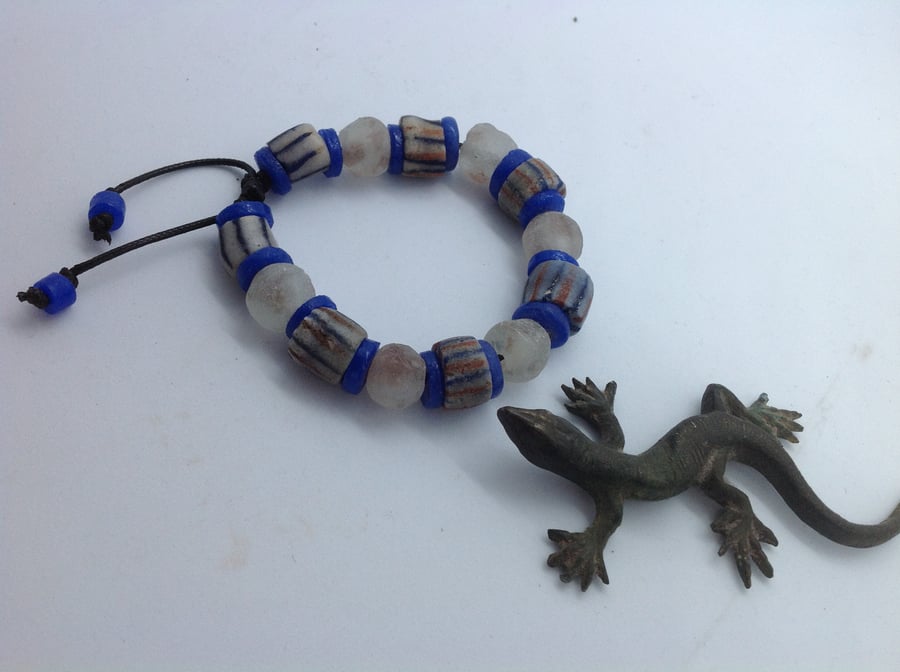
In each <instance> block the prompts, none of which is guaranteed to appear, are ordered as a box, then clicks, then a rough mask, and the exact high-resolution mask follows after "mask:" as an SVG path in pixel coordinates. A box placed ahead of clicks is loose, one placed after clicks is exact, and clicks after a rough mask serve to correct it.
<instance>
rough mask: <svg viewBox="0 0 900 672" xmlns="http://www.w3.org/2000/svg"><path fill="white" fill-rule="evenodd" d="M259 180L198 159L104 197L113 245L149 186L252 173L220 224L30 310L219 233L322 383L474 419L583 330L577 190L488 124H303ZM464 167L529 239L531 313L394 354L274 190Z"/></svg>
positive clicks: (585, 280) (45, 290)
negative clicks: (300, 241)
mask: <svg viewBox="0 0 900 672" xmlns="http://www.w3.org/2000/svg"><path fill="white" fill-rule="evenodd" d="M255 159H256V163H257V165H258V168H259V169H258V170H254V169H253V168H252V167H251V166H249V165H247V164H245V163H244V162H242V161H238V160H233V159H200V160H197V161H188V162H183V163H179V164H173V165H171V166H166V167H164V168H160V169H157V170H155V171H151V172H150V173H146V174H144V175H141V176H139V177H136V178H134V179H132V180H129V181H127V182H124V183H122V184H120V185H119V186H117V187H113V188H110V189H107V190H105V191H101V192H99V193H98V194H96V195H95V196H94V197H93V198H92V199H91V202H90V206H89V211H88V220H89V228H90V230H91V232H92V233H93V234H94V238H95V240H106V241H107V242H109V241H110V240H111V237H110V232H111V231H115V230H117V229H118V228H120V227H121V226H122V223H123V222H124V218H125V201H124V199H123V198H122V196H121V194H122V192H123V191H125V190H126V189H129V188H131V187H133V186H136V185H137V184H140V183H142V182H144V181H146V180H148V179H151V178H153V177H157V176H159V175H163V174H166V173H170V172H174V171H176V170H181V169H184V168H193V167H197V166H210V165H226V166H231V167H236V168H240V169H242V170H244V171H245V172H246V176H245V178H244V179H243V181H242V191H241V196H240V198H239V199H238V200H237V201H236V202H235V203H233V204H232V205H230V206H228V207H226V208H225V209H224V210H222V211H221V212H220V213H219V214H218V215H217V216H215V217H207V218H205V219H202V220H197V221H196V222H191V223H189V224H185V225H182V226H180V227H175V228H173V229H169V230H167V231H163V232H160V233H157V234H153V235H151V236H147V237H145V238H142V239H139V240H137V241H134V242H132V243H129V244H127V245H123V246H120V247H118V248H113V249H111V250H109V251H108V252H106V253H104V254H101V255H99V256H98V257H95V258H94V259H91V260H88V261H86V262H83V263H81V264H77V265H75V266H73V267H71V268H63V269H62V270H61V271H60V272H59V273H52V274H50V275H48V276H46V277H45V278H42V279H41V280H39V281H38V282H36V283H35V284H34V285H33V286H32V287H30V288H29V289H28V290H27V291H25V292H19V294H18V298H19V300H20V301H27V302H29V303H31V304H33V305H35V306H37V307H39V308H42V309H44V310H45V311H46V312H47V313H50V314H55V313H57V312H59V311H61V310H63V309H64V308H66V307H68V306H70V305H72V304H73V303H74V302H75V288H76V286H77V284H78V279H77V276H78V275H79V274H81V273H83V272H85V271H87V270H89V269H90V268H94V267H95V266H97V265H99V264H100V263H103V262H105V261H108V260H109V259H112V258H115V257H117V256H120V255H121V254H124V253H125V252H128V251H131V250H133V249H136V248H138V247H142V246H144V245H147V244H150V243H153V242H157V241H159V240H164V239H166V238H169V237H172V236H175V235H179V234H181V233H185V232H187V231H191V230H194V229H197V228H201V227H204V226H208V225H211V224H213V223H215V224H216V225H217V227H218V231H219V250H220V254H221V257H222V260H223V262H224V264H225V267H226V269H227V270H228V272H229V273H230V274H231V275H232V276H233V277H234V278H235V279H236V280H237V282H238V284H239V285H240V287H241V289H243V290H244V291H245V292H246V304H247V308H248V310H249V312H250V315H251V316H252V317H253V319H254V320H256V321H257V322H258V323H259V324H260V325H261V326H263V327H264V328H266V329H269V330H272V331H275V332H276V333H282V332H283V333H284V334H285V335H286V336H287V338H288V352H289V354H290V356H291V358H292V359H294V360H295V361H297V362H299V363H300V364H302V365H304V366H305V367H306V368H307V369H309V370H310V371H312V372H313V373H314V374H315V375H316V376H318V377H319V378H321V379H323V380H325V381H327V382H329V383H333V384H339V385H340V386H341V387H342V388H343V389H344V390H346V391H347V392H350V393H351V394H359V393H360V392H361V391H362V390H363V389H365V390H366V391H367V392H368V394H369V396H370V397H371V398H372V399H373V400H374V401H375V402H376V403H378V404H379V405H381V406H384V407H386V408H394V409H399V408H404V407H407V406H409V405H411V404H413V403H415V402H416V401H421V403H422V404H423V405H424V406H425V407H426V408H439V407H442V408H447V409H462V408H470V407H473V406H477V405H479V404H482V403H484V402H486V401H488V400H490V399H492V398H494V397H496V396H497V395H498V394H500V392H501V391H502V389H503V385H504V381H509V382H524V381H527V380H530V379H532V378H534V377H536V376H537V375H538V374H539V373H540V371H541V370H542V369H543V367H544V365H545V364H546V362H547V359H548V356H549V353H550V350H551V348H556V347H559V346H561V345H563V344H564V343H565V342H566V341H567V340H568V338H569V336H570V335H571V334H575V333H577V332H578V331H579V330H580V329H581V326H582V324H583V323H584V320H585V318H586V316H587V313H588V310H589V308H590V304H591V299H592V297H593V284H592V282H591V278H590V276H589V275H588V274H587V273H586V272H585V271H584V270H583V269H582V268H581V267H580V266H579V265H578V262H577V258H578V257H579V256H580V254H581V247H582V235H581V230H580V228H579V226H578V224H577V223H576V222H575V221H574V220H573V219H572V218H570V217H568V216H567V215H564V214H563V213H562V211H563V208H564V205H565V195H566V188H565V184H564V183H563V181H562V180H561V179H560V178H559V176H558V175H557V174H556V173H555V172H554V171H553V170H552V169H551V168H550V167H549V166H548V165H547V164H546V163H544V162H543V161H541V160H540V159H536V158H533V157H532V156H531V155H530V154H528V153H527V152H525V151H523V150H521V149H519V148H518V147H517V146H516V144H515V142H513V140H512V138H510V137H509V136H508V135H507V134H505V133H503V132H501V131H499V130H497V129H496V128H494V127H493V126H492V125H490V124H478V125H476V126H475V127H473V128H472V130H470V131H469V133H468V134H467V135H466V138H465V142H463V143H462V144H460V142H459V130H458V126H457V124H456V121H455V120H454V119H453V118H452V117H444V118H443V119H441V120H439V121H429V120H426V119H422V118H420V117H416V116H409V115H408V116H404V117H402V118H401V119H400V123H399V124H397V125H394V124H390V125H385V124H383V123H381V122H380V121H378V120H377V119H374V118H372V117H362V118H360V119H357V120H356V121H354V122H353V123H351V124H349V125H348V126H347V127H346V128H344V129H343V130H342V131H341V132H340V133H337V132H335V131H334V130H333V129H323V130H319V131H316V129H315V128H313V126H311V125H310V124H305V123H304V124H300V125H298V126H295V127H293V128H290V129H288V130H287V131H285V132H283V133H281V134H280V135H278V136H277V137H275V138H273V139H272V140H271V141H270V142H268V143H267V144H266V146H264V147H263V148H262V149H260V150H259V151H258V152H256V154H255ZM457 164H459V170H461V171H462V172H463V174H464V175H465V176H466V177H467V178H468V179H470V180H471V181H473V182H475V183H476V184H479V185H483V186H486V187H487V189H488V191H489V193H490V195H491V196H492V197H493V198H494V200H496V201H497V203H498V205H499V206H500V209H501V210H502V211H503V212H504V213H506V214H507V215H508V216H510V217H511V218H513V219H514V220H516V221H517V222H518V223H519V224H520V225H521V226H522V228H523V229H524V232H523V237H522V243H523V248H524V251H525V257H526V259H527V260H528V266H527V268H528V278H527V281H526V284H525V290H524V293H523V299H522V303H521V305H520V306H519V307H518V308H517V309H516V310H515V312H514V313H513V315H512V319H510V320H505V321H502V322H500V323H498V324H496V325H494V326H493V327H491V329H490V330H489V331H488V332H487V334H485V336H484V338H483V339H477V338H474V337H471V336H457V337H452V338H447V339H444V340H441V341H438V342H437V343H435V344H434V345H433V346H432V347H431V349H430V350H427V351H425V352H421V353H419V352H416V350H414V349H413V348H411V347H409V346H407V345H402V344H398V343H391V344H388V345H384V346H382V345H381V344H380V343H378V342H377V341H374V340H371V339H369V337H368V334H367V332H366V330H365V329H363V328H362V327H361V326H360V325H359V324H357V323H356V322H354V321H353V320H352V319H350V318H349V317H347V316H346V315H344V314H343V313H341V312H339V311H338V310H337V306H336V305H335V303H334V302H333V301H332V300H331V299H330V298H329V297H327V296H325V295H323V294H317V293H316V290H315V289H314V287H313V284H312V282H311V281H310V279H309V276H308V275H307V274H306V272H305V271H304V270H303V269H302V268H300V267H298V266H295V265H294V263H293V260H292V259H291V257H290V255H289V254H288V253H287V252H285V251H284V250H283V249H281V248H280V247H279V246H278V244H277V242H276V241H275V238H274V236H273V234H272V226H273V224H274V219H273V217H272V211H271V210H270V208H269V206H268V205H266V204H265V203H264V202H263V201H264V199H265V196H266V193H267V192H268V191H269V190H271V191H274V192H275V193H276V194H280V195H284V194H287V193H288V192H289V191H290V190H291V189H292V187H293V185H294V183H296V182H298V181H300V180H302V179H305V178H307V177H310V176H312V175H315V174H317V173H323V174H324V175H325V176H326V177H337V176H339V175H340V174H341V173H342V171H343V169H344V168H346V169H347V170H348V171H349V172H351V173H353V174H355V175H358V176H376V175H380V174H382V173H384V172H388V173H391V174H394V175H402V176H407V177H435V176H439V175H443V174H445V173H448V172H450V171H452V170H453V169H454V168H456V167H457Z"/></svg>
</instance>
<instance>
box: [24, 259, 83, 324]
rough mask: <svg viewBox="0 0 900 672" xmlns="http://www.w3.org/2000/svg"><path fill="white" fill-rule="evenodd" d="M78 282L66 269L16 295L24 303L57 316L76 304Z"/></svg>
mask: <svg viewBox="0 0 900 672" xmlns="http://www.w3.org/2000/svg"><path fill="white" fill-rule="evenodd" d="M77 284H78V280H77V279H76V278H75V276H74V275H73V274H72V272H71V271H69V270H68V269H66V268H64V269H62V270H61V271H60V272H59V273H51V274H50V275H48V276H45V277H43V278H41V279H40V280H38V281H37V282H36V283H34V285H32V286H31V287H29V288H28V289H27V290H26V291H24V292H19V293H18V294H16V298H18V299H19V301H21V302H22V303H29V304H31V305H32V306H34V307H35V308H40V309H41V310H43V311H44V312H45V313H47V314H48V315H55V314H56V313H58V312H60V311H61V310H64V309H66V308H68V307H69V306H71V305H72V304H73V303H75V298H76V297H75V286H76V285H77Z"/></svg>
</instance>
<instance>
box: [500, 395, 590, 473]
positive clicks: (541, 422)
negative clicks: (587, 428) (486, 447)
mask: <svg viewBox="0 0 900 672" xmlns="http://www.w3.org/2000/svg"><path fill="white" fill-rule="evenodd" d="M497 417H498V418H499V419H500V424H502V425H503V429H505V430H506V434H507V435H508V436H509V438H510V439H512V442H513V443H514V444H516V448H518V449H519V452H520V453H522V456H523V457H524V458H525V459H526V460H528V461H529V462H531V463H532V464H533V465H535V466H536V467H540V468H541V469H546V470H547V471H551V472H553V473H554V474H558V475H559V476H562V477H563V478H567V479H569V480H570V481H574V482H575V483H579V482H580V481H581V480H582V479H581V478H580V476H581V472H580V469H579V463H580V461H581V460H580V459H579V458H580V457H581V456H583V455H584V454H585V452H586V451H589V450H590V447H591V445H592V444H591V442H590V440H589V439H588V438H587V437H586V436H585V435H584V434H583V433H582V432H581V431H580V430H579V429H578V428H577V427H575V426H574V425H573V424H572V423H570V422H569V421H568V420H565V419H563V418H560V417H559V416H556V415H554V414H553V413H551V412H550V411H545V410H539V409H534V410H532V409H527V408H513V407H511V406H504V407H503V408H500V409H498V410H497Z"/></svg>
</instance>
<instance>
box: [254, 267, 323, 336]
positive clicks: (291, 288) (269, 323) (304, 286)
mask: <svg viewBox="0 0 900 672" xmlns="http://www.w3.org/2000/svg"><path fill="white" fill-rule="evenodd" d="M315 295H316V290H315V288H314V287H313V284H312V281H311V280H310V279H309V276H308V275H307V274H306V271H304V270H303V269H302V268H300V267H298V266H295V265H294V264H270V265H269V266H266V267H265V268H263V269H262V270H260V271H259V272H257V273H256V276H255V277H254V278H253V281H252V282H251V283H250V288H249V289H248V290H247V296H246V297H245V299H246V302H247V310H249V311H250V315H251V316H252V317H253V319H254V320H256V321H257V322H258V323H259V324H260V325H261V326H263V327H265V328H266V329H268V330H269V331H274V332H275V333H277V334H280V333H283V332H284V328H285V326H286V325H287V323H288V320H290V319H291V316H292V315H293V314H294V312H295V311H296V310H297V307H298V306H301V305H303V304H304V303H306V302H307V301H309V300H310V299H311V298H312V297H314V296H315Z"/></svg>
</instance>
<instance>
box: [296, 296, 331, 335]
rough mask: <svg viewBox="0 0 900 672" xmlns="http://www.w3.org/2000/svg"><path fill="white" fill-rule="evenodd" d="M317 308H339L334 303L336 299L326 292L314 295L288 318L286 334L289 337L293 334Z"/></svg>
mask: <svg viewBox="0 0 900 672" xmlns="http://www.w3.org/2000/svg"><path fill="white" fill-rule="evenodd" d="M316 308H331V309H332V310H337V306H336V305H334V301H332V300H331V299H330V298H328V297H327V296H325V295H324V294H319V295H317V296H314V297H313V298H311V299H310V300H309V301H307V302H306V303H304V304H303V305H302V306H300V307H299V308H297V310H296V311H294V314H293V315H291V319H289V320H288V323H287V327H285V329H284V335H285V336H287V337H288V338H290V337H291V336H293V335H294V331H295V330H296V329H297V327H299V326H300V323H301V322H303V320H305V319H306V316H307V315H309V314H310V313H311V312H312V311H314V310H315V309H316Z"/></svg>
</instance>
